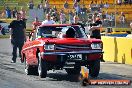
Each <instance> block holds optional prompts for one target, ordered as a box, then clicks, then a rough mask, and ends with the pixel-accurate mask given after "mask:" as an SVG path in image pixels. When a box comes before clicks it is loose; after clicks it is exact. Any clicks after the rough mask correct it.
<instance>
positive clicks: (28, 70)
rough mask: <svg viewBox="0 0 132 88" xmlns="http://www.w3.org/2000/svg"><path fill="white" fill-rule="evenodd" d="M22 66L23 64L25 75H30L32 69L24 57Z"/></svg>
mask: <svg viewBox="0 0 132 88" xmlns="http://www.w3.org/2000/svg"><path fill="white" fill-rule="evenodd" d="M24 66H25V73H26V75H31V74H32V69H31V66H29V65H28V63H27V60H26V57H24Z"/></svg>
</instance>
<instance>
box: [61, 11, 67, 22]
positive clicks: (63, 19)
mask: <svg viewBox="0 0 132 88" xmlns="http://www.w3.org/2000/svg"><path fill="white" fill-rule="evenodd" d="M60 23H61V24H65V23H66V15H65V13H64V11H63V10H61V11H60Z"/></svg>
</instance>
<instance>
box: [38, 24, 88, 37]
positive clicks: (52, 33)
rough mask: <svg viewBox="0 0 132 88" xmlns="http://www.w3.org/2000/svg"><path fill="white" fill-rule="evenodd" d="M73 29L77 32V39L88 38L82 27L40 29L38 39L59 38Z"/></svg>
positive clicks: (47, 27)
mask: <svg viewBox="0 0 132 88" xmlns="http://www.w3.org/2000/svg"><path fill="white" fill-rule="evenodd" d="M69 27H72V28H73V29H74V31H75V38H87V36H86V34H85V33H84V31H83V29H82V28H81V26H77V25H76V26H59V27H58V26H44V27H39V29H38V33H37V37H39V38H42V37H46V38H58V35H59V34H60V33H63V34H65V32H66V30H67V29H68V28H69Z"/></svg>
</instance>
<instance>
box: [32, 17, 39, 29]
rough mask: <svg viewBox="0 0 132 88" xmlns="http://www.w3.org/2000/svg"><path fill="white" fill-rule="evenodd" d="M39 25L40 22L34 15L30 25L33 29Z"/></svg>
mask: <svg viewBox="0 0 132 88" xmlns="http://www.w3.org/2000/svg"><path fill="white" fill-rule="evenodd" d="M40 25H41V22H40V21H39V20H38V18H37V17H36V18H35V20H34V21H33V23H32V27H33V29H34V30H35V29H36V28H37V27H38V26H40Z"/></svg>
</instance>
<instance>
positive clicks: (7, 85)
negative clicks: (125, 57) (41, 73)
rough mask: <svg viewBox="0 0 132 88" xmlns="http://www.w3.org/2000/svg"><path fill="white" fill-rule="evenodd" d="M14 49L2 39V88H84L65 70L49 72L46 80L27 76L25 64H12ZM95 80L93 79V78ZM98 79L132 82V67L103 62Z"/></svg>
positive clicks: (0, 56)
mask: <svg viewBox="0 0 132 88" xmlns="http://www.w3.org/2000/svg"><path fill="white" fill-rule="evenodd" d="M11 52H12V47H11V44H10V40H9V39H0V88H84V87H82V86H81V83H80V82H78V81H77V79H76V76H69V75H67V73H66V72H65V70H57V71H49V72H48V75H47V77H46V78H39V77H38V76H34V75H26V74H25V72H24V64H23V63H20V60H19V58H17V62H16V63H10V62H11V57H12V55H11ZM91 79H93V78H91ZM96 79H128V80H131V81H132V65H125V64H118V63H113V62H102V63H101V71H100V74H99V77H98V78H96ZM85 88H132V85H127V86H126V85H125V86H117V85H113V86H112V85H111V86H110V85H109V86H106V85H101V86H95V85H88V86H86V87H85Z"/></svg>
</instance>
